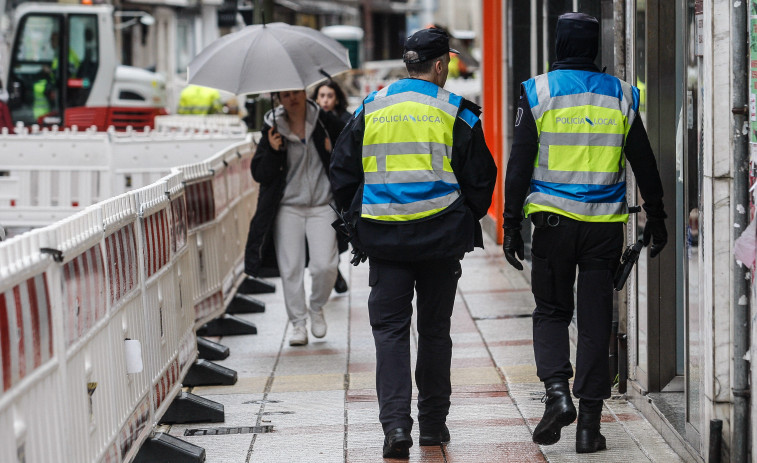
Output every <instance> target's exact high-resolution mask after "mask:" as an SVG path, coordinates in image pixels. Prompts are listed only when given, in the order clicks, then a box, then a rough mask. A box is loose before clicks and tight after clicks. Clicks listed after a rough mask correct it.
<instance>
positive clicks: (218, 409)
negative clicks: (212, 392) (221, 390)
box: [160, 391, 224, 424]
mask: <svg viewBox="0 0 757 463" xmlns="http://www.w3.org/2000/svg"><path fill="white" fill-rule="evenodd" d="M223 420H224V413H223V404H219V403H218V402H213V401H212V400H208V399H206V398H204V397H200V396H198V395H194V394H190V393H189V392H184V391H182V392H181V394H179V395H178V396H176V398H175V399H173V402H171V406H170V407H168V410H166V413H164V414H163V417H161V418H160V423H162V424H184V423H223Z"/></svg>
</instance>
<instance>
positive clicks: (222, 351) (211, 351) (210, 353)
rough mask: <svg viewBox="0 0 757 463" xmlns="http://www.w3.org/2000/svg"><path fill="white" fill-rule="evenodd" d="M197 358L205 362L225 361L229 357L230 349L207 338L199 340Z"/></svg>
mask: <svg viewBox="0 0 757 463" xmlns="http://www.w3.org/2000/svg"><path fill="white" fill-rule="evenodd" d="M197 356H198V357H200V358H201V359H205V360H223V359H225V358H227V357H228V356H229V348H228V347H226V346H224V345H223V344H218V343H217V342H213V341H210V340H208V339H205V338H197Z"/></svg>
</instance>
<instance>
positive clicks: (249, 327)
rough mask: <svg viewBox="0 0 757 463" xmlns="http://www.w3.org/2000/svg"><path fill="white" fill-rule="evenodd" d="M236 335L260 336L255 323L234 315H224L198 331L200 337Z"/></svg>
mask: <svg viewBox="0 0 757 463" xmlns="http://www.w3.org/2000/svg"><path fill="white" fill-rule="evenodd" d="M236 334H258V329H257V327H256V326H255V324H254V323H250V322H248V321H247V320H242V319H241V318H239V317H234V316H232V315H223V316H221V317H219V318H216V319H215V320H211V321H209V322H208V323H206V324H205V325H203V326H202V328H200V329H199V330H197V335H198V336H232V335H236Z"/></svg>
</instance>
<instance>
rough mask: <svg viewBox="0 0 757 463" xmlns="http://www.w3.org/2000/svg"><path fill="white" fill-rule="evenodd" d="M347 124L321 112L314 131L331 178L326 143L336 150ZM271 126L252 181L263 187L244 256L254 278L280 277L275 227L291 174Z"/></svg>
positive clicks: (260, 147)
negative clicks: (275, 147)
mask: <svg viewBox="0 0 757 463" xmlns="http://www.w3.org/2000/svg"><path fill="white" fill-rule="evenodd" d="M343 126H344V124H343V123H342V122H341V121H340V120H339V119H338V118H337V117H336V116H334V115H333V114H330V113H326V112H324V111H322V110H321V111H319V112H318V124H316V127H315V129H314V130H313V141H314V143H315V146H316V149H317V150H318V156H319V157H320V158H321V162H322V163H323V167H324V169H325V170H326V173H327V175H328V171H329V159H330V157H331V152H329V151H327V150H326V139H327V138H328V139H330V140H331V146H334V143H335V140H336V139H337V137H338V136H339V132H340V131H341V130H342V128H343ZM270 129H271V126H270V125H268V124H264V125H263V128H262V130H261V133H262V137H261V138H260V142H259V143H258V147H257V149H256V150H255V156H254V157H253V158H252V163H251V164H250V172H251V173H252V178H253V179H255V181H256V182H258V183H259V184H260V190H259V191H258V205H257V208H256V209H255V215H254V216H253V217H252V220H251V221H250V230H249V232H248V234H247V245H246V247H245V254H244V271H245V273H246V274H248V275H251V276H254V277H265V276H277V275H278V265H277V264H276V253H275V250H274V247H273V233H272V230H273V223H274V221H275V220H276V215H277V214H278V212H279V204H280V203H281V198H282V197H283V196H284V187H286V177H287V171H288V165H287V162H286V161H287V154H286V150H280V151H274V150H273V149H272V148H271V145H270V144H269V143H268V131H269V130H270Z"/></svg>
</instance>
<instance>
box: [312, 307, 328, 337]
mask: <svg viewBox="0 0 757 463" xmlns="http://www.w3.org/2000/svg"><path fill="white" fill-rule="evenodd" d="M326 328H328V326H326V319H325V318H323V309H321V310H319V311H318V312H316V311H315V310H311V311H310V331H311V332H312V333H313V336H315V337H316V338H322V337H324V336H326Z"/></svg>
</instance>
